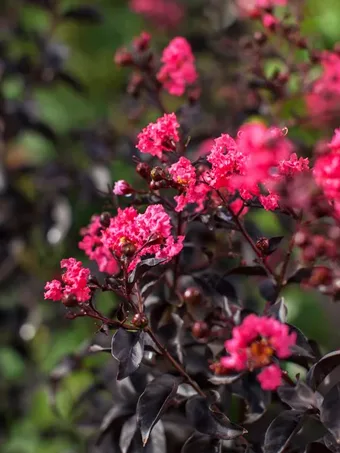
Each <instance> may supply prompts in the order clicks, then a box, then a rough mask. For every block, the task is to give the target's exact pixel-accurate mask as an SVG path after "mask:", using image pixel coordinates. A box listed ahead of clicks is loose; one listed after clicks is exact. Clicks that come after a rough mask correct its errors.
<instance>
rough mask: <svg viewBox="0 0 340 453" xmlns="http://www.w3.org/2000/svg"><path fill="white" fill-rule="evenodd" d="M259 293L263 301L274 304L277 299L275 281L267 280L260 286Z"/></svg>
mask: <svg viewBox="0 0 340 453" xmlns="http://www.w3.org/2000/svg"><path fill="white" fill-rule="evenodd" d="M259 291H260V294H261V296H262V297H263V299H265V300H266V301H268V302H270V303H271V304H273V303H274V302H275V301H276V299H277V285H276V283H275V281H274V280H272V279H271V278H267V279H266V280H263V281H262V282H261V283H260V285H259Z"/></svg>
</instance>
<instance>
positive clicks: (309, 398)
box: [277, 381, 317, 410]
mask: <svg viewBox="0 0 340 453" xmlns="http://www.w3.org/2000/svg"><path fill="white" fill-rule="evenodd" d="M277 393H278V395H279V397H280V398H281V400H282V401H283V402H284V403H286V404H288V405H289V406H290V407H291V408H292V409H295V410H307V409H312V408H313V407H317V399H316V396H315V393H314V392H313V390H312V389H311V388H310V387H308V385H307V384H305V383H304V382H302V381H298V383H297V384H296V386H295V387H292V386H290V385H282V386H281V387H279V388H278V389H277Z"/></svg>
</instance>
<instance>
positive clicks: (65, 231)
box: [0, 0, 340, 453]
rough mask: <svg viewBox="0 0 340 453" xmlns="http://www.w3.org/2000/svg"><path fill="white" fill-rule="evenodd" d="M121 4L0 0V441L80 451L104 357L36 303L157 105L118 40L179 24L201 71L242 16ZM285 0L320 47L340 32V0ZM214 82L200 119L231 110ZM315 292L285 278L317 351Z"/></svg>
mask: <svg viewBox="0 0 340 453" xmlns="http://www.w3.org/2000/svg"><path fill="white" fill-rule="evenodd" d="M132 3H133V2H131V3H129V2H128V1H127V0H93V1H86V0H83V1H71V0H70V1H62V0H60V1H57V2H55V1H54V0H50V1H49V0H35V1H34V0H31V1H28V0H27V1H25V0H1V1H0V345H1V349H0V446H1V452H3V453H61V452H83V451H84V452H85V451H88V450H87V446H86V436H87V435H91V429H92V428H91V427H90V426H88V425H87V424H86V423H84V424H82V425H81V428H79V426H76V424H77V422H78V420H79V417H80V414H81V413H82V411H84V407H82V406H81V400H84V399H85V396H84V395H86V392H88V391H90V390H91V388H92V387H93V383H94V379H95V378H94V376H96V375H95V371H96V370H97V369H99V368H100V367H101V365H102V364H103V363H104V362H107V361H108V360H109V359H108V356H105V357H98V356H93V357H85V358H83V356H82V351H83V350H84V348H86V346H87V343H86V341H90V342H91V341H92V338H93V337H94V336H95V334H96V330H97V329H98V326H96V325H94V324H93V322H91V320H88V319H82V318H79V319H77V320H76V321H70V320H67V319H64V309H63V307H62V306H60V305H61V304H54V303H52V302H50V301H48V302H47V301H46V302H44V300H43V287H44V284H45V281H46V280H50V279H51V278H53V277H55V276H58V275H59V261H60V259H61V258H63V257H69V256H74V257H77V258H79V259H81V260H83V261H84V264H85V266H90V267H91V266H92V265H91V264H90V263H88V262H87V261H86V260H85V259H84V256H83V254H82V253H81V252H80V251H79V250H78V248H77V243H78V241H79V239H80V236H79V231H80V229H81V227H83V226H86V225H87V224H88V222H89V219H90V217H91V215H92V214H94V213H99V212H100V211H101V209H102V208H103V207H104V208H105V203H106V201H105V200H106V199H105V196H103V193H105V192H107V191H108V188H109V187H110V185H112V182H113V181H115V180H117V179H127V180H130V181H131V180H133V178H134V170H133V166H132V156H133V155H134V154H135V148H134V138H135V136H136V133H137V132H138V131H139V130H140V128H141V127H143V126H145V125H146V124H147V123H148V122H149V121H150V120H153V119H154V118H155V117H157V114H158V113H157V111H156V110H155V109H153V108H152V107H151V109H148V110H146V109H145V111H144V110H141V109H140V106H139V104H138V102H137V101H136V99H134V97H133V96H126V95H125V91H126V87H127V80H128V74H129V71H127V70H125V69H123V68H119V67H117V66H116V65H115V64H114V62H113V56H114V53H115V51H116V50H117V49H118V48H119V47H121V46H124V45H128V44H129V43H130V42H131V40H132V39H133V37H136V36H138V34H139V33H140V32H141V31H142V30H147V31H148V32H150V33H151V34H152V37H153V41H152V46H153V48H154V49H155V50H156V51H158V52H161V50H162V49H163V48H164V46H165V45H166V44H167V42H168V41H169V39H170V38H171V37H173V36H176V35H182V36H186V37H188V39H189V40H190V42H191V44H192V46H193V50H194V52H195V55H196V56H197V60H198V68H199V70H200V72H201V73H202V74H203V75H202V79H203V83H204V80H205V81H209V80H210V78H209V77H210V74H211V73H212V72H213V71H214V70H215V67H214V64H215V60H214V59H211V52H210V51H211V49H210V48H209V46H208V45H207V36H210V34H214V33H219V32H220V31H221V30H223V34H224V36H225V38H226V39H229V38H235V37H236V38H238V37H239V36H241V35H242V34H243V33H245V32H247V28H249V26H250V25H251V24H245V23H244V22H242V23H240V22H239V21H238V19H237V15H236V13H235V8H234V6H233V4H232V2H231V1H228V0H222V1H221V0H219V1H216V0H211V1H210V2H209V1H208V0H186V1H185V0H179V3H178V5H179V8H180V11H181V12H180V14H179V20H178V21H177V20H176V21H175V22H176V23H167V21H166V20H165V19H164V18H163V20H160V19H159V16H158V17H156V18H155V15H152V14H151V15H150V13H149V14H137V13H136V12H135V11H132V9H133V7H132V6H133V5H132ZM145 3H148V2H145ZM149 3H150V2H149ZM291 3H294V2H291ZM295 3H297V4H298V3H299V4H300V5H301V4H302V5H303V8H304V11H305V14H306V15H305V20H304V22H303V27H304V31H305V32H306V33H307V34H308V35H309V36H311V37H312V42H313V43H315V46H316V47H317V48H332V47H333V45H334V44H335V43H336V42H337V41H340V27H339V23H338V18H339V17H340V2H339V1H338V0H308V1H303V0H300V1H298V0H297V1H296V2H295ZM235 58H236V59H237V55H236V57H235V55H234V56H233V58H231V61H232V62H234V63H235ZM225 71H226V73H227V72H228V71H230V67H229V66H227V65H226V66H225ZM219 88H220V87H219ZM221 93H222V91H216V92H215V93H213V90H211V92H210V93H209V95H210V97H209V96H208V95H207V94H205V96H204V95H203V97H202V103H203V104H205V107H206V112H207V113H206V116H203V118H206V119H208V124H213V120H212V118H214V115H216V116H217V117H223V116H228V112H229V110H228V109H229V106H228V102H227V100H226V98H224V97H223V96H222V97H221ZM166 101H167V105H168V107H169V109H171V108H172V109H174V110H175V109H176V108H178V107H179V106H180V104H181V101H180V100H178V99H176V100H173V99H170V98H169V99H167V100H166ZM298 102H299V101H297V108H300V105H299V104H298ZM241 121H242V119H241ZM237 122H240V120H239V119H237V121H236V123H237ZM211 129H212V130H213V129H214V128H213V127H212V128H211ZM199 132H200V134H201V135H202V139H203V138H209V135H210V132H209V130H208V129H207V128H206V127H205V128H203V129H202V130H200V131H199ZM293 134H294V137H295V139H301V140H303V141H304V142H306V143H313V140H314V139H315V137H316V136H317V135H315V131H313V130H301V131H299V130H294V131H293ZM210 136H211V135H210ZM129 162H131V164H129ZM254 219H255V220H256V222H257V224H258V225H259V226H260V228H261V229H262V231H263V233H264V234H268V235H272V236H275V235H276V236H277V235H280V233H281V232H282V231H281V225H280V223H279V222H278V221H277V220H276V218H275V216H274V215H273V214H268V213H262V212H261V213H256V214H254ZM317 297H318V296H317V295H316V293H313V292H312V291H309V292H302V291H301V290H300V289H299V288H293V289H292V290H290V291H289V293H287V294H286V298H287V303H288V306H289V310H290V312H289V318H290V321H292V322H294V323H296V325H297V326H298V327H300V328H301V329H302V330H303V331H304V333H305V334H306V335H308V336H309V337H311V338H313V339H316V340H318V341H320V343H321V345H322V347H323V348H324V349H325V350H327V349H330V348H335V347H338V346H339V345H340V341H339V339H340V334H339V333H338V331H337V317H336V316H335V317H334V313H335V314H336V315H338V314H339V310H336V311H334V308H333V307H332V306H331V304H330V302H328V301H327V300H322V301H321V300H318V299H317ZM100 303H101V304H103V306H105V304H106V306H108V307H109V306H112V304H113V303H114V301H113V300H112V296H111V295H105V297H104V296H103V297H102V300H101V301H100ZM310 307H312V309H309V308H310ZM330 325H331V326H333V328H332V327H331V328H330V327H329V326H330ZM80 364H81V366H80ZM70 370H72V371H73V372H72V373H69V371H70ZM64 377H65V378H64ZM61 378H63V379H61ZM99 387H100V385H99ZM89 389H90V390H89ZM54 390H57V391H56V392H54ZM94 407H95V404H94ZM91 410H93V406H92V409H91ZM92 415H93V414H92ZM91 451H92V450H91Z"/></svg>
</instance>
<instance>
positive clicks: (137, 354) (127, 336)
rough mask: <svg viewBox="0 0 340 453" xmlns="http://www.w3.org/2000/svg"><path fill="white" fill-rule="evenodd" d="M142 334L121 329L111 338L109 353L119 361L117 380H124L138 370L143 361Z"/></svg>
mask: <svg viewBox="0 0 340 453" xmlns="http://www.w3.org/2000/svg"><path fill="white" fill-rule="evenodd" d="M144 335H145V333H144V332H141V331H138V332H129V331H127V330H125V329H123V328H120V329H118V330H117V332H116V333H115V334H114V335H113V337H112V342H111V353H112V355H113V357H114V358H115V359H116V360H118V361H119V367H118V374H117V379H118V380H121V379H124V378H126V377H128V376H130V374H132V373H133V372H134V371H136V370H137V369H138V367H139V366H140V364H141V361H142V359H143V352H144Z"/></svg>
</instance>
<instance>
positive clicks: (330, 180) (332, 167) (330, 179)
mask: <svg viewBox="0 0 340 453" xmlns="http://www.w3.org/2000/svg"><path fill="white" fill-rule="evenodd" d="M339 142H340V130H339V129H337V130H336V131H335V134H334V136H333V139H332V141H331V142H330V144H329V145H328V146H329V148H330V152H329V153H326V154H322V155H321V156H319V157H318V158H317V159H316V161H315V164H314V169H313V174H314V178H315V181H316V183H317V184H318V185H319V186H320V187H321V188H322V190H323V191H324V194H325V195H326V197H327V198H329V200H330V201H337V202H339V201H340V146H339Z"/></svg>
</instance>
